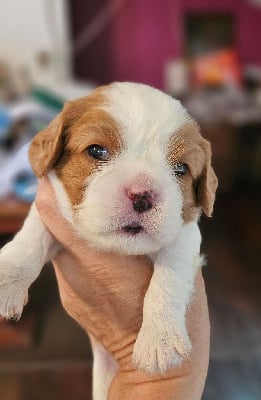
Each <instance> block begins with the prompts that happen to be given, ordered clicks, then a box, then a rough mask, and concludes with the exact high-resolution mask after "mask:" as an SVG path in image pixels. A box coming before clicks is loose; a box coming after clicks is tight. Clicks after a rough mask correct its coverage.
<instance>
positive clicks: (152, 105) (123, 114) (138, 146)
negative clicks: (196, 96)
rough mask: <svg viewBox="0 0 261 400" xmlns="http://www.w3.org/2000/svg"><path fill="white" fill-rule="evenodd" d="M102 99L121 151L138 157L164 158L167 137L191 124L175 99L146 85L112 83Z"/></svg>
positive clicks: (188, 117)
mask: <svg viewBox="0 0 261 400" xmlns="http://www.w3.org/2000/svg"><path fill="white" fill-rule="evenodd" d="M105 96H106V97H107V98H108V103H107V104H106V106H105V109H106V111H108V112H109V113H110V114H111V115H112V117H113V118H114V119H115V120H116V121H117V122H118V123H119V125H120V131H121V135H122V141H123V148H124V149H128V150H130V151H131V153H132V156H134V155H136V157H138V158H141V157H142V158H144V157H145V158H148V157H149V155H150V154H153V158H154V160H155V157H156V156H157V155H158V156H160V154H161V155H163V154H164V155H166V151H165V150H166V145H167V143H168V141H169V139H170V137H171V136H172V135H175V132H177V131H178V130H179V129H180V128H181V127H182V126H183V125H184V124H186V122H188V121H191V117H190V116H189V115H188V113H187V112H186V110H185V109H184V107H183V106H182V105H181V103H180V102H179V101H178V100H175V99H173V98H172V97H171V96H169V95H167V94H165V93H163V92H161V91H160V90H158V89H154V88H152V87H150V86H147V85H143V84H137V83H128V82H127V83H122V82H120V83H114V84H112V85H110V86H108V87H107V88H106V91H105ZM159 150H161V151H159Z"/></svg>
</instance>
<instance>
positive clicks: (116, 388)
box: [36, 179, 209, 400]
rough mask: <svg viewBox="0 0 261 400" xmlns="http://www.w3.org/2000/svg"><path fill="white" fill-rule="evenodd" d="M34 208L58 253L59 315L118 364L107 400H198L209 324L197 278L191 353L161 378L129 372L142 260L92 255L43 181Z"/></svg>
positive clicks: (146, 268)
mask: <svg viewBox="0 0 261 400" xmlns="http://www.w3.org/2000/svg"><path fill="white" fill-rule="evenodd" d="M36 206H37V208H38V211H39V213H40V215H41V218H42V220H43V222H44V224H45V225H46V226H47V228H48V229H49V231H50V232H51V233H52V234H53V236H54V237H55V238H56V240H57V241H58V242H59V243H61V245H62V246H63V248H64V250H63V251H61V252H60V253H59V254H58V255H57V256H56V257H55V260H54V267H55V272H56V276H57V280H58V285H59V291H60V296H61V301H62V303H63V306H64V308H65V310H66V311H67V312H68V313H69V314H70V315H71V316H72V317H73V318H74V319H75V320H76V321H77V322H78V323H79V324H80V325H81V326H82V327H83V328H84V329H85V330H86V331H87V332H88V333H89V334H90V335H91V336H92V337H94V338H95V340H97V341H98V342H100V343H101V344H102V345H103V347H104V348H105V349H106V350H107V351H108V352H109V353H110V354H111V355H112V357H113V358H114V359H115V360H116V361H117V362H118V366H119V369H118V372H117V374H116V376H115V378H114V380H113V382H112V384H111V386H110V390H109V395H108V399H109V400H118V399H121V400H125V399H128V400H131V399H135V400H138V399H142V400H146V399H150V400H154V399H155V400H156V399H162V400H171V399H176V400H190V399H191V400H199V399H200V397H201V393H202V390H203V386H204V382H205V377H206V371H207V366H208V353H209V321H208V311H207V302H206V296H205V290H204V282H203V279H202V276H201V273H199V274H198V276H197V279H196V283H195V292H194V296H193V299H192V303H191V306H190V308H189V310H188V313H187V321H188V322H187V325H188V331H189V334H190V338H191V342H192V346H193V350H192V352H191V354H190V356H189V358H188V359H187V360H186V361H185V362H183V364H182V365H181V366H180V367H179V368H176V369H173V370H170V371H169V372H168V374H166V375H153V376H149V375H146V374H145V373H143V372H142V371H138V370H136V369H135V367H134V365H133V363H132V352H133V346H134V343H135V340H136V338H137V334H138V332H139V329H140V327H141V323H142V311H143V300H144V295H145V292H146V290H147V287H148V285H149V282H150V279H151V276H152V272H153V270H152V265H151V263H150V261H149V260H148V259H147V258H146V257H137V256H135V257H130V256H128V257H127V256H122V255H116V254H112V253H108V252H100V251H99V252H98V251H96V250H95V249H93V248H92V247H90V246H89V245H88V244H87V243H86V241H84V240H82V239H80V238H79V237H77V236H76V234H75V233H74V232H73V230H72V229H71V227H70V225H69V223H68V222H67V221H65V220H64V219H63V217H62V216H61V215H60V212H59V208H58V205H57V203H56V201H55V196H54V192H53V189H52V187H51V185H50V183H49V181H48V180H47V179H43V180H42V181H41V182H40V185H39V190H38V194H37V198H36Z"/></svg>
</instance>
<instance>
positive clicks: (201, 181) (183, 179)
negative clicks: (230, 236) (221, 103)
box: [168, 120, 217, 223]
mask: <svg viewBox="0 0 261 400" xmlns="http://www.w3.org/2000/svg"><path fill="white" fill-rule="evenodd" d="M169 148H170V150H169V154H168V161H169V163H170V164H171V165H173V166H174V165H175V163H178V162H182V163H185V164H187V165H188V167H189V171H188V172H187V173H186V174H185V175H183V176H180V177H177V179H178V181H179V184H180V187H181V190H182V194H183V219H184V222H185V223H187V222H189V221H191V220H193V219H195V218H197V216H198V215H199V213H200V210H201V209H202V210H203V211H204V212H205V214H206V215H207V216H208V217H210V216H211V214H212V211H213V205H214V200H215V192H216V188H217V177H216V175H215V173H214V171H213V168H212V167H211V147H210V143H209V142H208V141H207V140H205V139H203V137H202V136H201V134H200V132H199V127H198V125H197V124H196V122H194V121H193V120H191V121H188V122H187V123H186V124H184V125H183V127H182V128H181V129H180V130H179V131H178V132H176V133H175V135H174V136H173V137H172V139H171V141H170V144H169Z"/></svg>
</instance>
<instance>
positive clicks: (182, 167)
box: [173, 162, 188, 176]
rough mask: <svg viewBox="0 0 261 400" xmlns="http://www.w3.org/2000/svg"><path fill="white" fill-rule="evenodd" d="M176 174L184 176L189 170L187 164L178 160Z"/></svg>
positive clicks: (175, 166)
mask: <svg viewBox="0 0 261 400" xmlns="http://www.w3.org/2000/svg"><path fill="white" fill-rule="evenodd" d="M173 169H174V175H175V176H183V175H185V174H186V173H187V172H188V166H187V164H184V163H181V162H178V163H176V164H175V165H174V168H173Z"/></svg>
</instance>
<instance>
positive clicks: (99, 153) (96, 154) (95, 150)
mask: <svg viewBox="0 0 261 400" xmlns="http://www.w3.org/2000/svg"><path fill="white" fill-rule="evenodd" d="M87 153H88V154H89V156H91V157H92V158H95V159H96V160H101V161H108V160H109V158H110V153H109V150H108V149H106V147H102V146H100V145H99V144H92V145H91V146H89V147H87Z"/></svg>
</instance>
